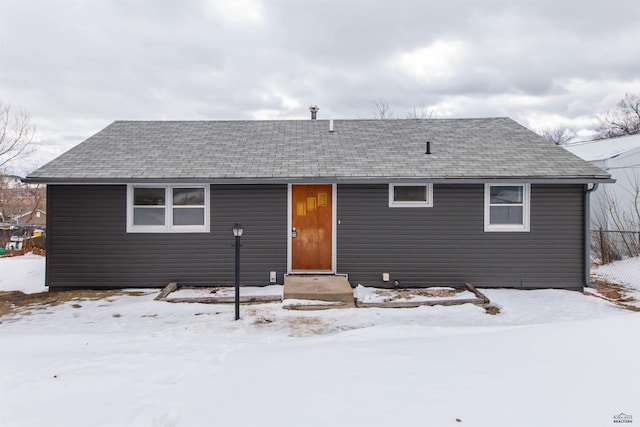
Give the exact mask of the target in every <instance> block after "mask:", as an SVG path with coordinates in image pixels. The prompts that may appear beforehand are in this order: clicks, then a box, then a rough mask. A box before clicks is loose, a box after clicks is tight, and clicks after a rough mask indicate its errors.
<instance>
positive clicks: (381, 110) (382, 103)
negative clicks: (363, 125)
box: [371, 99, 393, 120]
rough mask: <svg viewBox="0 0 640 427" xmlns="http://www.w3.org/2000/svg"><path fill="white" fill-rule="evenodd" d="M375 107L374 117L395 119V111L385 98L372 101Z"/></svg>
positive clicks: (372, 112)
mask: <svg viewBox="0 0 640 427" xmlns="http://www.w3.org/2000/svg"><path fill="white" fill-rule="evenodd" d="M371 103H372V104H373V109H372V110H371V116H372V118H374V119H383V120H384V119H393V111H392V110H391V107H389V103H388V102H387V101H386V100H385V99H379V100H377V101H371Z"/></svg>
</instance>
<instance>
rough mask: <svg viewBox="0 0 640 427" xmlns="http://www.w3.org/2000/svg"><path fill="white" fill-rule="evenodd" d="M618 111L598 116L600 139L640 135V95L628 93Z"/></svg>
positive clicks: (620, 103) (606, 112)
mask: <svg viewBox="0 0 640 427" xmlns="http://www.w3.org/2000/svg"><path fill="white" fill-rule="evenodd" d="M617 107H618V109H617V110H616V111H609V110H607V111H604V112H602V113H601V114H600V115H599V116H598V121H599V122H600V127H599V128H598V134H599V138H600V139H604V138H615V137H618V136H623V135H634V134H636V133H640V93H635V94H634V93H627V94H625V95H624V98H622V99H621V100H620V101H619V102H618V104H617Z"/></svg>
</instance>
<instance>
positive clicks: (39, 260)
mask: <svg viewBox="0 0 640 427" xmlns="http://www.w3.org/2000/svg"><path fill="white" fill-rule="evenodd" d="M44 264H45V257H43V256H40V255H34V254H32V253H28V254H26V255H23V256H19V257H0V290H4V291H22V292H24V293H25V294H33V293H37V292H46V291H47V289H48V288H47V287H46V286H44Z"/></svg>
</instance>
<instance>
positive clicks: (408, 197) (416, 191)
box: [393, 185, 427, 202]
mask: <svg viewBox="0 0 640 427" xmlns="http://www.w3.org/2000/svg"><path fill="white" fill-rule="evenodd" d="M393 200H394V201H395V202H426V201H427V187H426V186H425V185H401V186H394V187H393Z"/></svg>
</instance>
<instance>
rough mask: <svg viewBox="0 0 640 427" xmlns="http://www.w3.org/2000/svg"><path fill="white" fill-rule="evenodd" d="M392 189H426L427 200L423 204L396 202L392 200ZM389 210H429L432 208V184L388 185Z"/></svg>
mask: <svg viewBox="0 0 640 427" xmlns="http://www.w3.org/2000/svg"><path fill="white" fill-rule="evenodd" d="M394 187H427V200H426V201H425V202H396V201H395V200H394V191H393V189H394ZM389 207H390V208H431V207H433V184H431V183H422V182H418V183H406V184H389Z"/></svg>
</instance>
